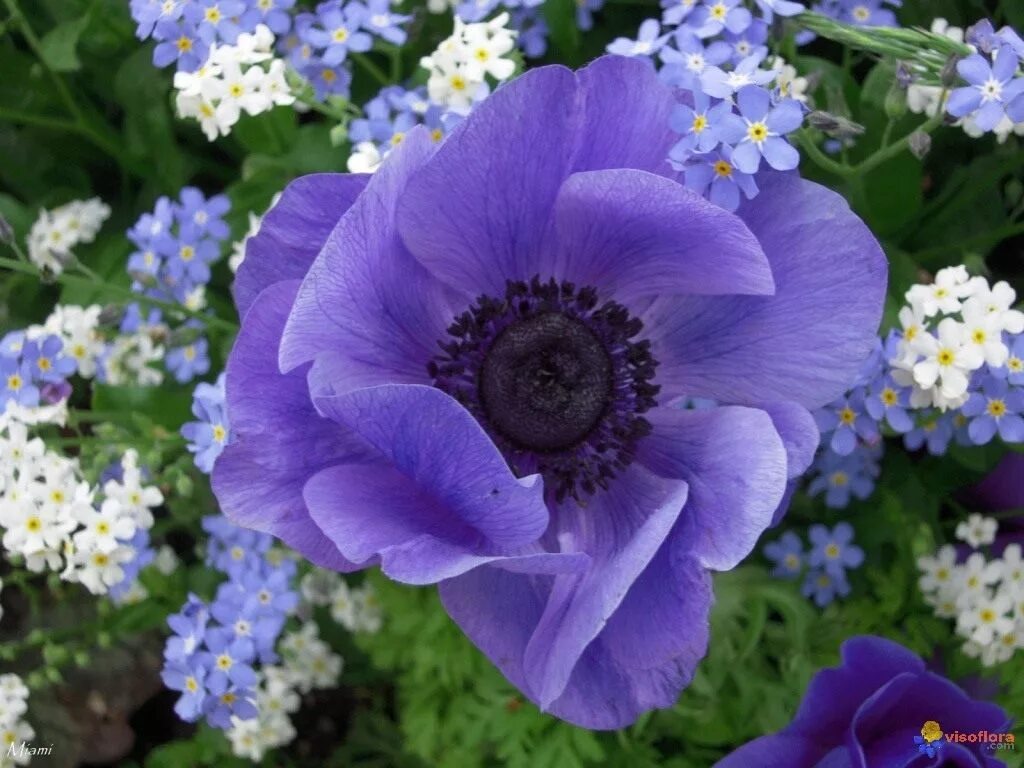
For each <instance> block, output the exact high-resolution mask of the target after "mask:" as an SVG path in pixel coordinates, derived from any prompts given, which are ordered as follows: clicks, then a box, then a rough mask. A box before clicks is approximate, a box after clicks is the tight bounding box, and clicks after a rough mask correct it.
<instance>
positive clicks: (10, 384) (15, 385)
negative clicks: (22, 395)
mask: <svg viewBox="0 0 1024 768" xmlns="http://www.w3.org/2000/svg"><path fill="white" fill-rule="evenodd" d="M22 383H23V382H22V380H21V376H19V375H18V374H16V373H12V374H11V375H10V376H8V377H7V388H8V389H10V390H12V391H14V392H17V391H18V390H19V389H21V385H22Z"/></svg>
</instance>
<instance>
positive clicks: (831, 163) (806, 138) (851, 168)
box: [797, 94, 945, 179]
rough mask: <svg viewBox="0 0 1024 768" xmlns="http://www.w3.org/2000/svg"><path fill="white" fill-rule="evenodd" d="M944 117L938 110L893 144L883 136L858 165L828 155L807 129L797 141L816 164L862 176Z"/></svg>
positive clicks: (932, 129) (840, 172) (837, 173)
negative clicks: (915, 135)
mask: <svg viewBox="0 0 1024 768" xmlns="http://www.w3.org/2000/svg"><path fill="white" fill-rule="evenodd" d="M943 95H945V94H943ZM944 117H945V116H944V114H943V113H942V112H937V113H936V114H935V116H934V117H930V118H928V120H926V121H925V122H923V123H921V125H920V126H918V127H917V128H915V129H914V130H913V131H911V132H910V133H908V134H907V135H906V136H904V137H903V138H901V139H900V140H899V141H897V142H894V143H892V144H887V143H886V142H887V140H888V135H885V136H883V142H882V146H881V147H880V148H879V149H878V150H877V151H875V152H874V153H873V154H871V155H869V156H868V157H866V158H864V160H862V161H861V162H859V163H857V164H856V165H844V164H843V163H837V162H836V161H835V160H833V159H832V158H830V157H828V156H827V155H826V154H825V153H824V152H822V151H821V150H820V149H819V148H818V145H817V144H816V143H815V141H814V137H813V136H812V135H811V134H810V133H809V132H808V131H807V130H806V129H805V130H803V131H801V132H800V133H798V134H797V141H798V142H799V143H800V146H801V147H803V150H804V152H806V153H807V156H808V157H809V158H810V159H811V160H812V161H813V162H814V163H815V165H817V166H818V167H820V168H822V169H823V170H826V171H828V172H829V173H834V174H836V175H837V176H842V177H843V178H846V179H850V178H854V177H857V176H862V175H864V174H866V173H868V172H869V171H872V170H874V169H875V168H877V167H878V166H879V165H881V164H882V163H884V162H886V161H888V160H891V159H892V158H894V157H896V156H897V155H899V154H901V153H902V152H903V151H904V150H906V149H907V148H908V147H909V146H910V139H911V137H912V136H913V135H914V134H915V133H917V132H918V131H921V132H922V133H931V132H932V131H934V130H935V129H936V128H938V127H939V126H940V125H942V121H943V119H944Z"/></svg>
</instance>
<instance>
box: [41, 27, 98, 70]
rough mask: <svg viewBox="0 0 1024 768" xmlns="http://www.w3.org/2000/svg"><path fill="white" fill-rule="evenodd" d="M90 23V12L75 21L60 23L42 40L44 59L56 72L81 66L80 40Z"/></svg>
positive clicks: (76, 68)
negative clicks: (79, 55) (79, 57)
mask: <svg viewBox="0 0 1024 768" xmlns="http://www.w3.org/2000/svg"><path fill="white" fill-rule="evenodd" d="M88 23H89V14H86V15H85V16H81V17H79V18H77V19H75V20H74V21H66V22H64V23H63V24H59V25H57V26H56V27H54V28H53V29H51V30H50V31H49V32H47V33H46V35H45V36H44V37H43V39H42V40H40V48H41V50H40V53H41V55H42V57H43V61H45V62H46V65H47V66H48V67H49V68H50V69H52V70H53V71H54V72H75V71H77V70H78V69H80V68H81V66H82V63H81V62H80V61H79V60H78V50H77V49H78V40H79V38H80V37H81V36H82V32H83V31H85V28H86V26H87V25H88Z"/></svg>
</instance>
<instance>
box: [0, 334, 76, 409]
mask: <svg viewBox="0 0 1024 768" xmlns="http://www.w3.org/2000/svg"><path fill="white" fill-rule="evenodd" d="M40 330H41V331H42V329H40ZM77 367H78V364H77V363H76V361H75V358H74V357H72V356H71V355H69V354H66V351H65V347H64V340H63V339H62V338H61V337H60V336H59V335H57V334H53V333H47V332H45V331H42V332H33V333H32V334H31V336H30V335H29V333H28V331H11V332H10V333H8V334H6V335H5V336H4V337H3V338H2V339H0V384H2V389H0V412H3V411H6V410H7V409H8V406H9V405H13V406H20V407H21V408H26V409H33V408H36V407H37V406H39V405H55V404H57V403H63V402H64V401H66V400H67V398H68V395H70V394H71V384H69V383H68V379H69V378H70V377H71V376H72V375H73V374H74V373H75V370H76V369H77Z"/></svg>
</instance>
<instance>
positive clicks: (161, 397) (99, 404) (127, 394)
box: [92, 382, 192, 432]
mask: <svg viewBox="0 0 1024 768" xmlns="http://www.w3.org/2000/svg"><path fill="white" fill-rule="evenodd" d="M92 407H93V410H95V411H104V412H107V411H109V412H116V413H125V414H129V413H130V414H134V415H137V416H138V415H142V416H146V417H148V418H149V419H151V420H152V421H153V422H154V423H156V424H159V425H161V426H163V427H166V428H168V429H170V430H172V431H175V432H177V430H178V428H179V427H180V426H181V425H182V424H184V423H185V422H186V421H188V420H189V418H190V417H189V414H190V413H191V409H192V394H191V390H189V389H188V388H184V387H181V386H174V385H173V382H168V383H165V384H163V385H162V386H159V387H132V386H122V387H115V386H111V385H109V384H98V383H97V384H94V385H93V391H92Z"/></svg>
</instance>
